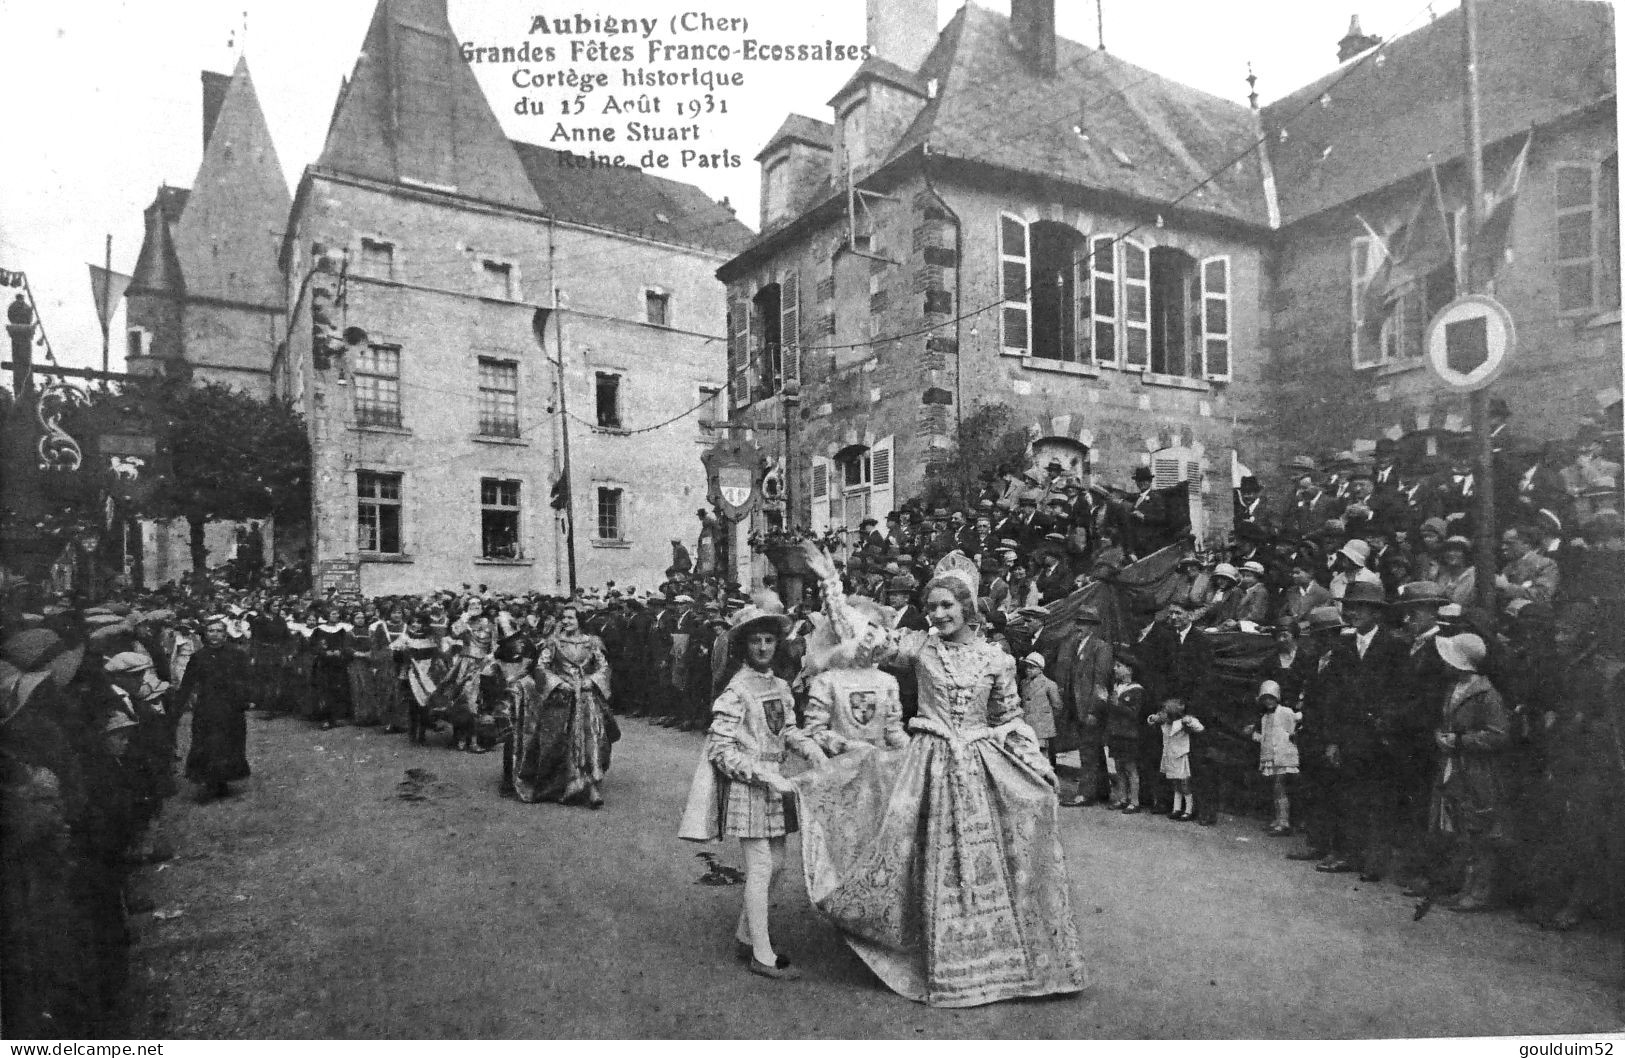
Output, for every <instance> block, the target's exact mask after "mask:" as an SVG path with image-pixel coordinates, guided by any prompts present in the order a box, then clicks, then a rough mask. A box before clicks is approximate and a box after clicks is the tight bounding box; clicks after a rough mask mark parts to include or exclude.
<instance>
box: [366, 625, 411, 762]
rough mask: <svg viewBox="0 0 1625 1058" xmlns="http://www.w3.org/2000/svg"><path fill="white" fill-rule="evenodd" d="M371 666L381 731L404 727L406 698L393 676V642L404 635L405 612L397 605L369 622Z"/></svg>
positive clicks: (395, 673)
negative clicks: (374, 677) (378, 686)
mask: <svg viewBox="0 0 1625 1058" xmlns="http://www.w3.org/2000/svg"><path fill="white" fill-rule="evenodd" d="M371 631H372V666H373V671H374V673H375V675H376V679H377V680H378V682H379V685H380V687H381V691H380V694H381V695H382V697H381V698H380V700H379V709H378V719H379V720H380V721H382V722H383V725H384V731H385V733H387V734H394V733H395V732H397V731H405V730H406V699H405V697H403V696H402V694H401V682H400V680H399V679H398V678H397V670H396V663H395V644H396V643H397V642H399V641H400V640H401V639H402V638H404V637H405V636H406V615H405V614H404V613H403V612H402V610H401V608H400V607H399V606H394V607H391V608H390V611H389V616H388V617H387V618H382V619H380V620H378V621H376V622H374V623H373V626H372V629H371Z"/></svg>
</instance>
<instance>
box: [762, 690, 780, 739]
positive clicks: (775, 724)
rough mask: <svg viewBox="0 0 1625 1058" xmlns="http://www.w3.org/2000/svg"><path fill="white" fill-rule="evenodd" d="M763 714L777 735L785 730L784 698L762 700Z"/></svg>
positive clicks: (768, 725)
mask: <svg viewBox="0 0 1625 1058" xmlns="http://www.w3.org/2000/svg"><path fill="white" fill-rule="evenodd" d="M762 715H764V716H766V717H767V727H768V730H770V731H772V732H773V733H774V734H775V735H776V734H778V733H779V732H781V731H783V730H784V721H785V708H784V699H783V698H768V699H766V700H764V701H763V702H762Z"/></svg>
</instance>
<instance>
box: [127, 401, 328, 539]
mask: <svg viewBox="0 0 1625 1058" xmlns="http://www.w3.org/2000/svg"><path fill="white" fill-rule="evenodd" d="M156 396H157V401H156V407H157V408H158V409H159V410H160V411H161V413H162V414H163V415H164V416H165V417H167V419H168V425H169V447H170V460H171V463H172V466H173V474H172V475H171V476H170V478H169V479H168V480H167V481H166V482H164V484H163V485H161V486H160V487H159V488H158V490H157V491H156V492H155V494H154V497H153V507H154V509H153V510H152V511H150V512H146V513H150V514H153V515H155V516H157V517H178V518H185V519H187V520H188V521H192V522H194V523H201V522H210V521H217V520H221V519H225V520H241V519H245V518H267V517H272V516H276V515H282V516H293V517H296V518H303V517H304V516H305V513H306V512H307V511H308V510H309V507H310V438H309V435H307V434H306V432H305V423H304V419H303V418H302V417H301V416H300V415H299V413H298V412H297V411H295V410H294V408H293V405H292V404H290V403H289V402H287V401H282V400H276V399H272V400H268V401H264V400H258V399H256V398H254V397H251V396H249V395H248V394H246V393H242V392H240V391H238V390H235V389H232V388H230V387H229V386H224V385H221V384H219V383H215V382H204V383H200V384H194V385H167V386H165V387H163V389H162V390H161V391H160V392H159V393H158V394H157V395H156Z"/></svg>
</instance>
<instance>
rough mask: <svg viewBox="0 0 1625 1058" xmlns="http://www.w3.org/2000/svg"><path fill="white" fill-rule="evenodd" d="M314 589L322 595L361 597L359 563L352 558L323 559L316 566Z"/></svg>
mask: <svg viewBox="0 0 1625 1058" xmlns="http://www.w3.org/2000/svg"><path fill="white" fill-rule="evenodd" d="M316 587H317V590H319V591H320V592H321V593H322V594H323V595H326V594H327V593H329V592H335V593H337V594H338V595H340V596H354V597H357V598H359V597H360V595H361V563H360V561H359V560H357V559H353V558H324V559H322V560H321V561H320V562H318V563H317V564H316Z"/></svg>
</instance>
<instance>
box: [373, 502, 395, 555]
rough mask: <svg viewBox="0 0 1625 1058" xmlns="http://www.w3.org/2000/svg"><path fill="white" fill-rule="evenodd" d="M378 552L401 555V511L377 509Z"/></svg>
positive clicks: (387, 508) (391, 508)
mask: <svg viewBox="0 0 1625 1058" xmlns="http://www.w3.org/2000/svg"><path fill="white" fill-rule="evenodd" d="M378 550H379V551H381V552H383V553H384V554H388V555H398V554H400V553H401V509H400V508H399V507H380V508H378Z"/></svg>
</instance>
